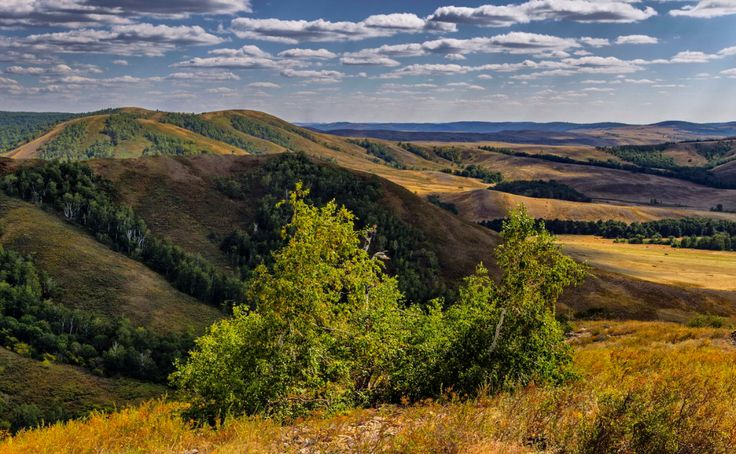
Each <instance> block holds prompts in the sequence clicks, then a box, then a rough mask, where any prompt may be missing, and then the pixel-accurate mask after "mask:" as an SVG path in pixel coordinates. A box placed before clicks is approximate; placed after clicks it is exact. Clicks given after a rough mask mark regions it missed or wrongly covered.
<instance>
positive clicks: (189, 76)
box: [166, 71, 240, 81]
mask: <svg viewBox="0 0 736 454" xmlns="http://www.w3.org/2000/svg"><path fill="white" fill-rule="evenodd" d="M166 78H167V79H171V80H186V81H197V80H203V81H215V80H218V81H222V80H240V76H238V75H237V74H235V73H232V72H229V71H194V72H175V73H171V74H169V75H168V76H166Z"/></svg>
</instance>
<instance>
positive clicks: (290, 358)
mask: <svg viewBox="0 0 736 454" xmlns="http://www.w3.org/2000/svg"><path fill="white" fill-rule="evenodd" d="M288 204H289V205H290V207H291V208H292V212H293V215H292V217H291V221H290V223H289V224H288V225H287V226H286V227H285V228H284V229H283V230H282V235H283V236H284V238H285V240H286V244H285V245H284V247H283V248H282V249H280V250H279V251H277V252H275V253H274V260H273V264H272V265H271V266H269V267H267V266H265V265H260V266H259V267H258V268H257V269H256V272H255V273H254V275H253V278H252V280H251V282H250V284H249V296H250V299H252V301H254V303H255V305H254V310H252V311H248V309H247V308H243V307H238V308H236V309H235V316H234V318H233V319H231V320H225V321H222V322H218V323H217V324H215V325H214V326H213V327H212V328H211V330H210V332H209V334H207V335H205V336H203V337H202V338H200V339H198V340H197V341H196V348H195V349H194V350H193V351H192V352H191V353H190V356H189V358H188V359H187V361H185V362H180V363H179V364H178V365H177V371H176V372H175V373H174V374H173V375H172V380H173V382H174V383H175V384H176V385H177V386H178V387H179V388H181V389H182V390H183V391H184V393H185V395H186V396H188V398H189V399H190V401H191V402H192V404H193V407H192V408H193V412H194V414H195V415H197V416H199V417H208V418H213V417H215V418H216V417H223V416H225V415H228V414H233V413H234V414H242V413H245V414H255V413H265V414H276V415H280V416H298V415H303V414H305V413H307V412H310V411H314V410H326V411H337V410H341V409H344V408H346V407H348V406H354V405H367V404H376V403H380V402H386V401H398V400H399V399H402V398H410V399H418V398H422V397H431V396H438V395H441V394H442V393H443V392H444V391H446V390H448V389H452V390H455V391H456V392H459V393H462V394H463V395H473V394H475V393H477V392H478V391H479V390H480V389H482V388H486V389H492V390H499V389H502V388H505V387H508V386H512V385H515V384H517V383H522V384H523V383H528V382H530V381H532V380H538V381H551V382H559V381H561V380H563V379H564V378H565V377H567V376H569V364H570V359H571V356H570V352H569V348H568V347H567V346H566V344H565V343H564V338H563V332H562V329H561V327H560V325H559V323H558V322H557V321H556V319H555V309H554V305H555V302H556V301H557V298H558V297H559V296H560V294H561V292H562V291H563V290H564V289H565V288H566V287H567V286H569V285H573V284H576V283H578V282H579V281H580V280H581V279H582V278H583V276H584V274H585V270H584V269H583V268H582V267H581V266H579V265H577V264H576V263H575V262H573V261H572V260H571V259H570V258H568V257H566V256H564V255H563V254H562V253H561V252H560V249H559V247H558V246H556V245H555V243H554V241H553V238H552V236H551V235H550V234H549V233H547V232H546V231H545V230H544V229H543V227H540V226H539V225H538V224H536V223H535V222H534V220H533V219H531V218H529V217H528V216H527V215H526V212H525V211H524V210H522V209H520V210H517V211H515V212H513V213H512V215H511V218H510V220H509V222H508V223H507V225H506V226H505V228H504V233H503V237H504V240H505V242H504V245H503V246H502V247H499V249H498V254H497V257H498V262H499V265H500V267H501V269H502V271H503V275H502V278H501V281H500V283H498V284H496V283H494V281H493V279H491V277H490V276H489V273H488V270H487V269H485V268H484V267H483V266H482V265H479V267H478V269H477V270H476V273H475V274H474V275H472V276H470V277H469V278H467V279H466V281H465V283H464V285H463V286H462V287H461V289H460V296H459V298H458V301H457V302H456V303H455V304H454V305H452V306H450V307H449V308H447V309H444V308H443V307H442V306H443V304H442V301H441V300H435V302H434V303H433V304H431V305H430V306H429V307H426V308H424V307H421V306H418V305H409V306H405V305H403V304H402V300H403V295H402V294H401V292H400V290H399V289H398V286H397V282H396V279H395V278H392V277H388V276H387V275H385V274H384V272H383V265H382V263H381V262H380V261H379V257H378V256H376V255H374V256H371V255H370V254H369V253H368V250H369V244H368V242H369V241H370V238H371V232H370V230H365V229H363V230H357V231H356V230H355V224H354V221H355V218H354V216H353V215H352V214H351V213H350V212H349V211H348V210H347V209H345V208H344V207H342V208H338V205H337V204H336V203H335V202H334V201H331V202H328V203H327V205H325V206H324V207H322V208H318V207H315V206H312V205H310V204H309V203H307V202H306V201H305V199H304V193H303V192H302V190H301V187H300V186H297V190H296V191H295V192H292V193H291V195H290V198H289V202H288Z"/></svg>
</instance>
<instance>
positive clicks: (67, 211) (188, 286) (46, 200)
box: [0, 162, 244, 309]
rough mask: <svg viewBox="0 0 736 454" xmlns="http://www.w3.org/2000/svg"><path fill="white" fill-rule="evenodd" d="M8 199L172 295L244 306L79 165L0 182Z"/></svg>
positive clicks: (235, 282) (235, 288) (26, 172)
mask: <svg viewBox="0 0 736 454" xmlns="http://www.w3.org/2000/svg"><path fill="white" fill-rule="evenodd" d="M0 187H1V188H2V189H3V191H5V192H6V193H7V194H8V195H11V196H16V197H20V198H21V199H24V200H28V201H30V202H32V203H36V204H39V205H46V206H49V207H50V208H52V209H54V210H55V211H57V212H59V213H60V214H62V215H63V216H64V218H65V219H66V220H68V221H70V222H75V223H78V224H80V225H82V226H83V227H85V228H86V229H87V230H88V231H90V232H91V233H92V234H94V235H95V236H96V237H97V239H98V240H100V241H101V242H103V243H105V244H107V245H108V246H110V247H111V248H112V249H114V250H116V251H119V252H121V253H123V254H126V255H128V256H129V257H132V258H134V259H137V260H140V261H142V262H143V263H144V264H146V265H147V266H148V267H149V268H151V269H153V270H154V271H156V272H158V273H160V274H162V275H163V276H164V277H166V279H167V280H169V282H171V283H172V284H173V285H174V286H175V287H176V288H177V289H179V290H181V291H182V292H184V293H187V294H189V295H192V296H194V297H195V298H197V299H199V300H200V301H202V302H205V303H208V304H212V305H214V306H217V307H220V308H223V309H227V308H228V307H229V306H230V305H231V304H233V303H242V302H244V295H243V284H242V282H241V281H240V280H239V279H237V278H235V277H232V276H228V275H225V274H223V273H222V272H220V271H219V270H217V269H216V268H215V267H214V265H212V264H211V263H209V262H207V261H206V260H204V259H203V258H201V257H199V256H196V255H192V254H189V253H186V252H184V250H182V249H181V248H179V247H178V246H175V245H174V244H172V243H171V242H169V241H168V240H165V239H162V238H158V237H156V236H155V235H153V234H152V233H151V232H150V231H149V229H148V227H147V226H146V223H145V222H144V221H143V219H142V218H141V217H139V216H138V215H136V214H135V213H134V212H133V210H132V209H131V208H130V207H127V206H124V205H121V204H119V203H117V202H116V200H115V199H116V196H115V194H114V191H113V188H112V185H110V184H109V182H107V181H106V180H104V179H103V178H100V177H98V176H95V175H93V174H92V170H91V169H90V168H89V167H88V166H86V165H85V164H80V163H70V162H48V163H44V164H43V165H41V166H38V167H23V168H21V169H18V170H17V171H16V172H14V173H12V174H8V175H6V176H5V177H4V178H3V179H2V181H0Z"/></svg>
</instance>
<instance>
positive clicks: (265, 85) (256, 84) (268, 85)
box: [248, 82, 281, 88]
mask: <svg viewBox="0 0 736 454" xmlns="http://www.w3.org/2000/svg"><path fill="white" fill-rule="evenodd" d="M248 86H249V87H253V88H281V85H279V84H275V83H273V82H251V83H249V84H248Z"/></svg>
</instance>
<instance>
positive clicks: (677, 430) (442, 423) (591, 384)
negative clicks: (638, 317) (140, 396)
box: [0, 321, 736, 453]
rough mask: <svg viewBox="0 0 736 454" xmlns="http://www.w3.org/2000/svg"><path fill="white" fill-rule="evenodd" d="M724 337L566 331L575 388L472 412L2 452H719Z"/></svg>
mask: <svg viewBox="0 0 736 454" xmlns="http://www.w3.org/2000/svg"><path fill="white" fill-rule="evenodd" d="M729 332H730V330H729V329H728V328H726V327H723V328H710V327H703V328H695V327H688V326H684V325H680V324H671V323H664V322H611V321H590V322H578V323H576V324H575V325H574V327H573V331H572V333H571V334H570V338H569V340H568V341H569V342H570V343H571V344H572V345H573V346H574V349H575V369H576V371H577V374H578V378H577V379H575V380H572V381H570V382H568V383H566V384H563V385H561V386H559V387H535V386H528V387H526V388H523V389H518V390H516V391H515V392H510V393H502V394H500V395H496V396H493V397H486V398H478V399H475V400H472V401H459V400H454V399H453V396H452V395H451V394H448V397H447V399H446V400H444V401H427V402H423V403H421V404H417V405H408V406H384V407H380V408H378V409H366V410H353V411H350V412H348V413H345V414H338V415H315V416H312V417H309V418H307V419H303V420H297V421H290V422H286V423H283V424H279V423H278V422H276V421H273V420H267V419H261V418H238V419H233V420H230V421H228V422H226V423H225V424H224V425H223V426H221V427H217V428H195V427H193V426H192V425H190V424H189V423H187V422H186V421H185V420H184V419H183V418H182V417H181V416H180V412H181V410H183V408H184V406H183V404H179V403H176V402H173V401H169V402H167V401H161V400H153V401H149V402H148V403H146V404H144V405H142V406H138V407H130V408H128V409H125V410H123V411H121V412H118V413H113V414H109V415H107V414H104V413H96V414H93V415H91V416H90V417H88V418H86V419H85V420H81V421H71V422H68V423H63V424H56V425H53V426H50V427H46V428H43V429H39V430H31V431H26V432H21V433H19V434H17V435H16V436H15V437H13V438H9V439H6V440H5V441H4V442H3V443H2V444H0V451H2V452H5V453H28V452H34V453H99V452H106V453H107V452H109V453H117V452H126V453H170V452H198V453H236V452H274V453H275V452H294V453H296V452H299V453H311V452H366V453H367V452H404V453H425V452H447V453H455V452H457V453H460V452H463V453H467V452H470V453H487V452H504V453H522V452H538V451H540V450H551V451H555V452H729V451H731V449H732V448H733V447H734V446H736V393H735V391H736V366H735V364H736V348H734V346H733V344H732V343H731V340H730V338H729Z"/></svg>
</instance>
